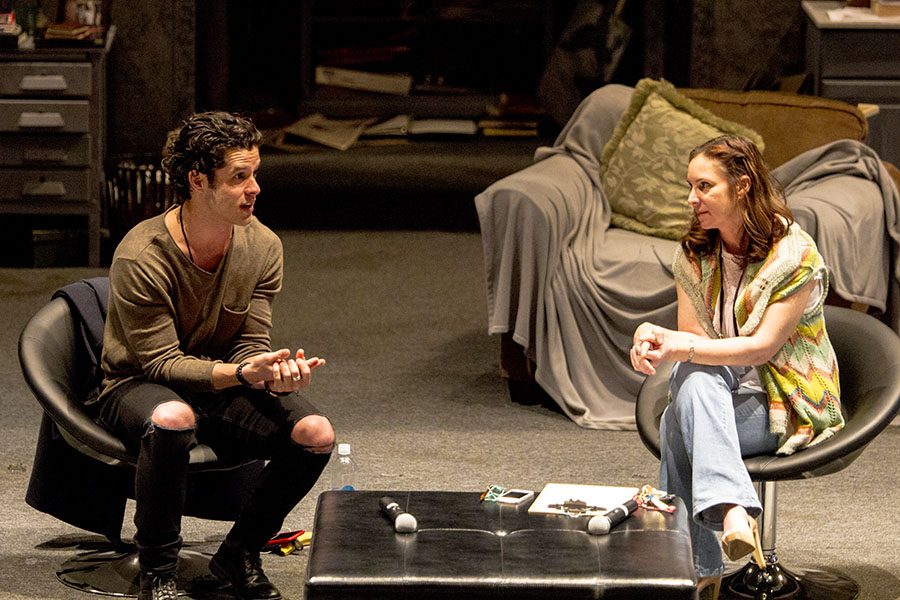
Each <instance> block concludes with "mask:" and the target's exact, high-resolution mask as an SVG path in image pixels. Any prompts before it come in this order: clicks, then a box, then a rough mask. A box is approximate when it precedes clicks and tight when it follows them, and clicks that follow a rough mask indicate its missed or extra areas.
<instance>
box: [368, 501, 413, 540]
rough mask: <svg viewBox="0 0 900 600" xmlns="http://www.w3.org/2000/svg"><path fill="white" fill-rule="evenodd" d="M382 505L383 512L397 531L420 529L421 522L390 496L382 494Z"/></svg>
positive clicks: (409, 531)
mask: <svg viewBox="0 0 900 600" xmlns="http://www.w3.org/2000/svg"><path fill="white" fill-rule="evenodd" d="M378 503H379V504H380V505H381V512H383V513H384V516H386V517H387V518H388V519H390V520H391V522H392V523H393V524H394V531H396V532H397V533H413V532H414V531H415V530H416V529H418V527H419V524H418V523H417V522H416V518H415V517H414V516H412V515H411V514H409V513H408V512H406V511H405V510H403V509H402V508H400V505H399V504H397V502H396V500H394V499H393V498H390V497H388V496H382V497H381V500H379V501H378Z"/></svg>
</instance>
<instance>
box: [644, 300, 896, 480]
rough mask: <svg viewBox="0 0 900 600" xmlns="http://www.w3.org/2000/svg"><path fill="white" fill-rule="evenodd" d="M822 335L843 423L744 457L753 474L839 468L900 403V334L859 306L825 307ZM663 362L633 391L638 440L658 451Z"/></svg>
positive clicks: (772, 476)
mask: <svg viewBox="0 0 900 600" xmlns="http://www.w3.org/2000/svg"><path fill="white" fill-rule="evenodd" d="M825 323H826V328H827V330H828V336H829V338H830V339H831V342H832V344H833V345H834V348H835V352H836V354H837V357H838V365H839V367H840V374H841V405H842V407H843V409H844V411H845V416H846V425H845V427H844V429H842V430H841V431H840V432H838V433H837V434H836V435H835V436H833V437H832V438H831V439H828V440H826V441H824V442H822V443H820V444H817V445H815V446H812V447H810V448H807V449H805V450H802V451H800V452H797V453H795V454H792V455H790V456H774V455H772V456H756V457H752V458H747V459H745V461H744V463H745V464H746V466H747V471H748V472H749V473H750V477H751V478H752V479H754V480H757V481H759V480H765V481H777V480H783V479H802V478H806V477H817V476H820V475H826V474H828V473H833V472H836V471H839V470H841V469H843V468H845V467H846V466H847V465H849V464H850V463H852V462H853V461H854V460H855V459H856V457H857V456H859V454H860V453H861V452H862V451H863V449H865V447H866V446H867V445H868V444H869V442H871V441H872V440H873V439H875V437H876V436H877V435H878V434H879V433H880V432H881V431H882V430H883V429H884V428H885V427H887V426H888V425H889V424H890V423H891V421H892V420H893V418H894V417H895V416H896V414H897V411H898V409H900V338H898V337H897V334H895V333H894V332H893V331H892V330H891V329H890V328H889V327H887V326H886V325H884V324H883V323H881V322H880V321H878V320H877V319H875V318H873V317H870V316H868V315H866V314H864V313H862V312H859V311H855V310H851V309H849V308H839V307H836V306H826V307H825ZM671 368H672V365H670V364H669V365H663V366H662V368H660V369H658V370H657V372H656V374H655V375H653V376H651V377H648V378H647V379H646V380H645V381H644V384H643V385H642V386H641V390H640V392H639V393H638V398H637V402H636V404H635V419H636V422H637V428H638V434H639V435H640V437H641V441H643V442H644V445H645V446H646V447H647V449H649V450H650V451H651V452H653V453H654V454H655V455H656V456H657V457H659V419H660V416H661V415H662V412H663V410H664V409H665V407H666V402H667V395H668V381H669V373H670V372H671Z"/></svg>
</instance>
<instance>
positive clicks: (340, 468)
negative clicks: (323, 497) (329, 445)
mask: <svg viewBox="0 0 900 600" xmlns="http://www.w3.org/2000/svg"><path fill="white" fill-rule="evenodd" d="M332 467H333V468H332V470H331V489H333V490H344V491H346V490H355V489H356V461H355V460H353V455H352V454H351V453H350V444H338V457H337V462H335V463H334V464H333V465H332Z"/></svg>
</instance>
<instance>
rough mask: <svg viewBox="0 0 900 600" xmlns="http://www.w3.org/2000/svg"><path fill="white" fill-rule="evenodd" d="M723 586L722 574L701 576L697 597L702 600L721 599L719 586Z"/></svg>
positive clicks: (698, 582)
mask: <svg viewBox="0 0 900 600" xmlns="http://www.w3.org/2000/svg"><path fill="white" fill-rule="evenodd" d="M721 586H722V576H721V575H718V576H716V577H701V578H700V579H699V580H698V581H697V598H699V599H700V600H719V588H720V587H721Z"/></svg>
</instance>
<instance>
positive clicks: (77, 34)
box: [43, 21, 104, 46]
mask: <svg viewBox="0 0 900 600" xmlns="http://www.w3.org/2000/svg"><path fill="white" fill-rule="evenodd" d="M103 31H104V30H103V27H101V26H100V25H86V24H84V23H75V22H73V21H63V22H62V23H51V24H50V25H49V26H48V27H47V30H46V31H45V32H44V38H43V39H44V41H45V42H48V43H50V44H54V45H73V46H78V45H85V44H94V43H102V41H103Z"/></svg>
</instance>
